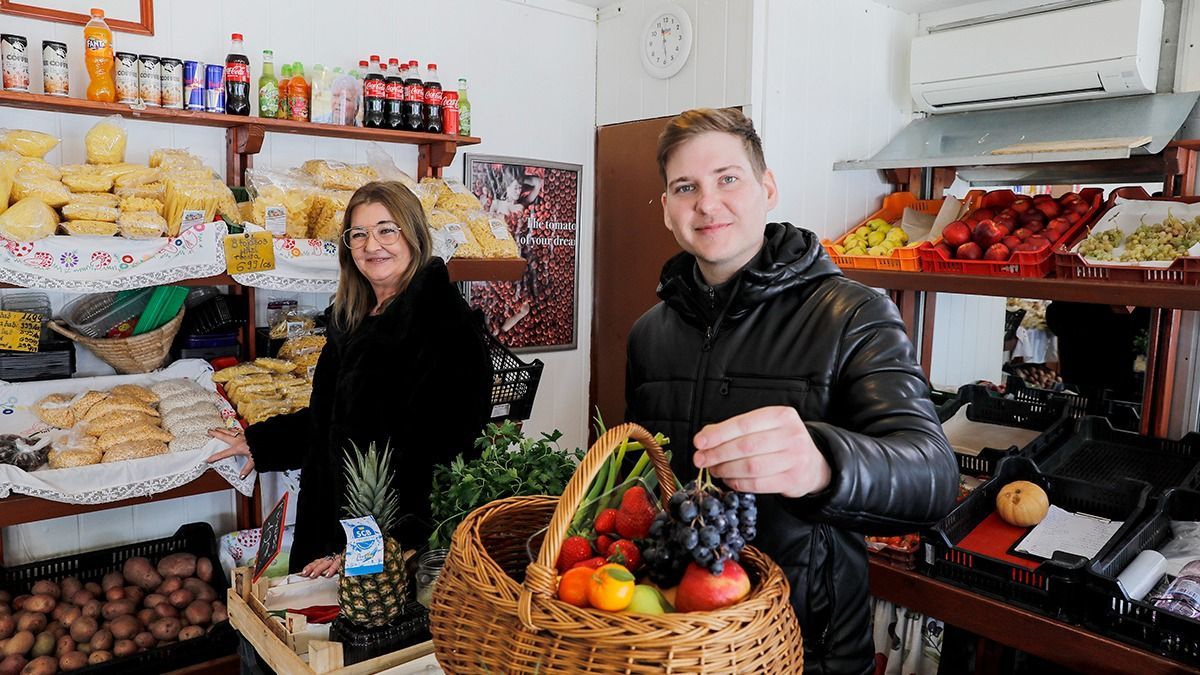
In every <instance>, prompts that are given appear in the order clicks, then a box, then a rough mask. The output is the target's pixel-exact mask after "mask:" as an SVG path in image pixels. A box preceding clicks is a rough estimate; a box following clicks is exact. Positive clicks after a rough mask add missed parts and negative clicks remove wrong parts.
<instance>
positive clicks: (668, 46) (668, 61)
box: [643, 14, 688, 69]
mask: <svg viewBox="0 0 1200 675" xmlns="http://www.w3.org/2000/svg"><path fill="white" fill-rule="evenodd" d="M686 33H687V31H686V30H685V29H684V26H683V24H682V23H681V22H680V21H679V19H678V18H677V17H675V16H673V15H671V14H662V15H660V16H659V17H658V18H657V19H654V20H653V21H652V22H651V23H650V26H649V28H648V29H647V31H646V43H645V45H643V49H645V52H646V60H647V61H648V62H649V63H650V65H651V66H654V67H656V68H664V69H666V68H671V67H672V66H674V65H675V62H676V61H677V60H678V59H686V58H687V48H686V46H685V45H686V41H687V39H688V36H687V34H686Z"/></svg>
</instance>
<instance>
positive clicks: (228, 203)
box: [212, 178, 245, 223]
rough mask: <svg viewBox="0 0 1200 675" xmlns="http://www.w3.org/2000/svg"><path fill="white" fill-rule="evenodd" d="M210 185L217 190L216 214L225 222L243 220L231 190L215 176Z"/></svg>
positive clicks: (240, 221)
mask: <svg viewBox="0 0 1200 675" xmlns="http://www.w3.org/2000/svg"><path fill="white" fill-rule="evenodd" d="M212 186H213V190H216V192H217V215H219V216H221V218H222V219H223V220H224V221H225V222H227V223H242V222H245V221H244V219H243V218H242V211H241V209H240V208H238V202H237V197H234V196H233V190H230V189H229V186H228V185H226V184H225V183H223V182H222V181H221V180H220V179H217V178H214V179H212Z"/></svg>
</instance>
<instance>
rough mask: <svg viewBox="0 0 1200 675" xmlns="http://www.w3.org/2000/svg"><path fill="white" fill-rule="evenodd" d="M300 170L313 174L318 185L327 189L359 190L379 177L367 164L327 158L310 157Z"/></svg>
mask: <svg viewBox="0 0 1200 675" xmlns="http://www.w3.org/2000/svg"><path fill="white" fill-rule="evenodd" d="M300 170H301V171H303V172H304V173H306V174H308V175H309V176H312V179H313V181H314V182H315V183H316V184H317V186H319V187H322V188H325V189H327V190H357V189H358V188H360V187H362V186H364V185H366V184H367V183H370V182H371V181H373V180H375V179H376V178H378V177H379V174H377V173H375V170H374V169H372V168H371V167H369V166H366V165H365V164H346V163H345V162H334V161H330V160H327V159H310V160H308V161H307V162H305V163H304V164H302V165H301V166H300Z"/></svg>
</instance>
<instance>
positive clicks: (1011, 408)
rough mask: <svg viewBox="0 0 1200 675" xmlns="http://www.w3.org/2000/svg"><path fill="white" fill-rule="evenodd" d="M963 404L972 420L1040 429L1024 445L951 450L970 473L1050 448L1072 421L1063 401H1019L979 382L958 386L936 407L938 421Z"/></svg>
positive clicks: (992, 472)
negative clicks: (973, 451) (954, 394)
mask: <svg viewBox="0 0 1200 675" xmlns="http://www.w3.org/2000/svg"><path fill="white" fill-rule="evenodd" d="M964 405H965V406H967V419H968V420H970V421H972V422H984V423H987V424H999V425H1001V426H1006V427H1019V428H1021V429H1032V430H1034V431H1041V432H1043V433H1042V434H1041V435H1040V436H1038V437H1037V438H1035V439H1034V440H1033V441H1031V442H1029V443H1028V444H1027V445H1025V446H1024V447H1017V446H1015V445H1014V446H1011V447H1008V448H984V449H983V450H981V451H980V453H979V454H978V455H967V454H963V453H959V452H955V453H954V457H955V459H957V460H958V470H959V472H960V473H964V474H967V475H971V476H992V475H995V472H996V464H997V463H998V462H999V461H1000V460H1001V459H1003V458H1004V457H1006V456H1008V455H1020V456H1023V457H1032V456H1035V455H1043V454H1046V453H1049V452H1051V451H1052V450H1053V449H1054V448H1055V447H1057V446H1059V445H1061V444H1062V442H1063V441H1065V440H1066V439H1067V437H1068V436H1070V434H1071V428H1072V425H1071V423H1070V419H1069V418H1068V417H1067V413H1066V404H1065V402H1063V401H1055V400H1049V401H1022V400H1015V399H1010V398H1003V397H1001V396H998V395H995V394H993V393H991V392H990V391H988V390H987V389H986V388H984V387H981V386H979V385H972V384H968V385H966V386H964V387H962V388H961V389H959V390H958V396H957V398H955V399H954V400H953V401H951V402H949V403H947V404H946V405H945V406H943V407H942V408H941V409H940V410H939V416H940V417H941V420H942V422H945V421H946V420H949V419H950V418H951V417H953V416H954V415H956V414H957V413H958V411H959V409H960V408H962V407H963V406H964Z"/></svg>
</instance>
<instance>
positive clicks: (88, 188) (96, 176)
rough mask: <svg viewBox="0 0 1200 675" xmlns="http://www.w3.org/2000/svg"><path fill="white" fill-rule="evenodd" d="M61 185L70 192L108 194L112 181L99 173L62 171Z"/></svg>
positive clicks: (93, 171) (94, 171) (109, 177)
mask: <svg viewBox="0 0 1200 675" xmlns="http://www.w3.org/2000/svg"><path fill="white" fill-rule="evenodd" d="M62 182H63V185H66V186H67V187H68V188H69V189H70V190H71V192H108V191H109V190H111V189H112V187H113V179H112V177H111V176H106V175H104V174H103V173H100V172H99V171H96V170H92V171H87V170H83V171H69V172H68V171H63V176H62Z"/></svg>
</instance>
